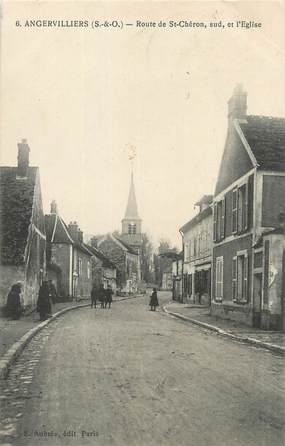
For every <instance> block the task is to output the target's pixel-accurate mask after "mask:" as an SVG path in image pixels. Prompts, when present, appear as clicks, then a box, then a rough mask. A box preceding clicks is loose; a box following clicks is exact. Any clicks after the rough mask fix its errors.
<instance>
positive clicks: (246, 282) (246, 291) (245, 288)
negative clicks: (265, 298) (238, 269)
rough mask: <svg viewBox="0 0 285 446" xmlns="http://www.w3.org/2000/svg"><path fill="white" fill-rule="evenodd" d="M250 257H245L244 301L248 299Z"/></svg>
mask: <svg viewBox="0 0 285 446" xmlns="http://www.w3.org/2000/svg"><path fill="white" fill-rule="evenodd" d="M247 279H248V255H247V254H246V255H245V256H244V276H243V300H245V301H247V299H248V280H247Z"/></svg>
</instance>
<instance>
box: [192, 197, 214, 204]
mask: <svg viewBox="0 0 285 446" xmlns="http://www.w3.org/2000/svg"><path fill="white" fill-rule="evenodd" d="M212 202H213V195H203V197H202V198H200V200H198V201H196V203H195V206H197V205H200V204H211V203H212Z"/></svg>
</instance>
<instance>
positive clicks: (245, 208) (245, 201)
mask: <svg viewBox="0 0 285 446" xmlns="http://www.w3.org/2000/svg"><path fill="white" fill-rule="evenodd" d="M243 227H244V229H248V181H247V182H246V183H245V194H244V225H243Z"/></svg>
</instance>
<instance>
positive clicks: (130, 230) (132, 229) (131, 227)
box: [128, 223, 137, 234]
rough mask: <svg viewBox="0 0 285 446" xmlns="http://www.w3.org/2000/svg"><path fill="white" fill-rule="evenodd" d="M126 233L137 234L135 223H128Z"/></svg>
mask: <svg viewBox="0 0 285 446" xmlns="http://www.w3.org/2000/svg"><path fill="white" fill-rule="evenodd" d="M128 233H129V234H136V233H137V225H136V224H135V223H129V224H128Z"/></svg>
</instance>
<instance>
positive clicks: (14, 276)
mask: <svg viewBox="0 0 285 446" xmlns="http://www.w3.org/2000/svg"><path fill="white" fill-rule="evenodd" d="M25 269H26V267H25V265H18V266H14V265H1V277H0V308H3V307H4V306H5V305H6V302H7V296H8V293H9V291H10V289H11V286H12V285H14V284H15V283H17V282H21V283H22V284H25V281H26V271H25ZM22 297H23V298H24V296H22Z"/></svg>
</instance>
